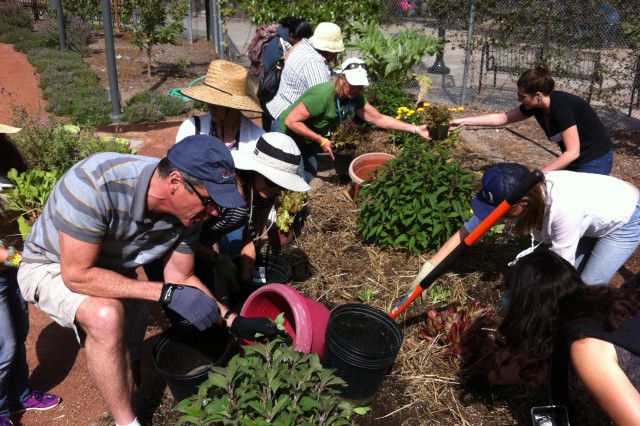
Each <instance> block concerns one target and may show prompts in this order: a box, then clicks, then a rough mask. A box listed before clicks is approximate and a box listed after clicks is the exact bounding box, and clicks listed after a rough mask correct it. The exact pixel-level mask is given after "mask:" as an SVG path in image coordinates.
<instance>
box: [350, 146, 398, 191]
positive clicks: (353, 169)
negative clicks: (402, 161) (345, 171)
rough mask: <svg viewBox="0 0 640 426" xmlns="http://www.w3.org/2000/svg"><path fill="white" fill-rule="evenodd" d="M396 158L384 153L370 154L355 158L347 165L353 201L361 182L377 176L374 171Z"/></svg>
mask: <svg viewBox="0 0 640 426" xmlns="http://www.w3.org/2000/svg"><path fill="white" fill-rule="evenodd" d="M395 157H396V156H395V155H393V154H387V153H385V152H370V153H368V154H362V155H360V156H358V157H356V158H355V159H354V160H353V161H352V162H351V164H350V165H349V176H350V177H351V180H352V181H353V184H354V194H353V198H354V199H355V198H356V197H357V196H358V192H359V191H360V186H362V184H363V182H364V181H366V180H368V179H371V178H374V177H376V176H377V172H376V170H377V169H378V168H379V167H380V166H382V165H383V164H384V163H386V162H387V161H389V160H392V159H394V158H395Z"/></svg>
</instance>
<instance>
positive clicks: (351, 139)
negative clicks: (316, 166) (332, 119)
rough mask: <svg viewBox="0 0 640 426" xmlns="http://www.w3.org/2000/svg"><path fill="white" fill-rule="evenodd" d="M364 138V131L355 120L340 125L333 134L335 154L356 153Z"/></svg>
mask: <svg viewBox="0 0 640 426" xmlns="http://www.w3.org/2000/svg"><path fill="white" fill-rule="evenodd" d="M363 137H364V129H363V128H362V126H361V125H359V124H358V123H356V122H355V121H354V120H347V121H343V122H342V123H340V125H339V126H338V128H337V129H335V130H334V131H333V132H331V148H332V149H333V151H335V152H346V151H355V149H356V148H357V147H358V145H360V142H361V141H362V138H363Z"/></svg>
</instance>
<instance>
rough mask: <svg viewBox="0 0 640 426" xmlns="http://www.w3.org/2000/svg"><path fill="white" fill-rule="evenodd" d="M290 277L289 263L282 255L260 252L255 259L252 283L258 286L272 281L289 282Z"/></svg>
mask: <svg viewBox="0 0 640 426" xmlns="http://www.w3.org/2000/svg"><path fill="white" fill-rule="evenodd" d="M263 273H264V276H263V275H262V274H263ZM292 277H293V272H292V269H291V265H290V264H289V262H287V261H286V260H284V258H283V257H282V256H278V255H275V254H261V255H260V256H259V258H258V260H257V261H256V266H255V271H254V274H253V284H254V285H255V286H258V287H261V286H263V285H264V284H272V283H275V284H290V283H291V278H292Z"/></svg>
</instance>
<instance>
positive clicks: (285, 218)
mask: <svg viewBox="0 0 640 426" xmlns="http://www.w3.org/2000/svg"><path fill="white" fill-rule="evenodd" d="M306 202H307V196H306V194H305V193H304V192H294V191H289V190H288V189H285V190H283V191H282V193H281V194H280V196H279V197H278V198H277V200H276V203H275V205H274V207H275V209H276V221H275V226H274V227H272V228H271V229H270V230H269V246H270V247H271V249H272V250H273V252H274V253H277V252H279V251H281V250H282V248H283V247H284V246H286V245H287V244H290V243H292V242H293V238H294V237H295V235H298V234H299V233H300V229H301V228H302V222H303V220H302V216H303V215H302V213H300V212H301V211H302V209H303V208H304V207H305V205H306Z"/></svg>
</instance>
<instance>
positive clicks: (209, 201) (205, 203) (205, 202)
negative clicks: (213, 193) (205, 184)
mask: <svg viewBox="0 0 640 426" xmlns="http://www.w3.org/2000/svg"><path fill="white" fill-rule="evenodd" d="M184 183H186V184H187V185H188V186H189V188H191V189H192V190H193V192H195V193H196V195H197V196H198V198H199V199H200V202H201V203H202V206H203V207H205V208H206V207H209V206H210V205H211V204H213V198H211V197H203V196H202V194H201V193H199V192H198V190H197V189H196V187H195V186H193V184H192V183H191V182H189V181H188V180H186V179H184Z"/></svg>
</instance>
